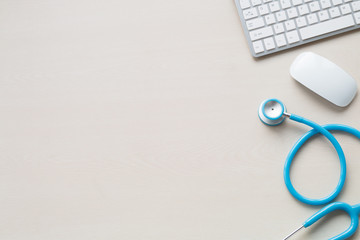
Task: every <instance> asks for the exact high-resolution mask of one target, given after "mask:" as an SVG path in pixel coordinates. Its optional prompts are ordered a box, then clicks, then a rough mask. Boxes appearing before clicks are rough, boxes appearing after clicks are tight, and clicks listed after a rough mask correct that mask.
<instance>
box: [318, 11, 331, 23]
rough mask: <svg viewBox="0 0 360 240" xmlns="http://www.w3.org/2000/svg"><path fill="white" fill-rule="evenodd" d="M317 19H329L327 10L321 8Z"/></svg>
mask: <svg viewBox="0 0 360 240" xmlns="http://www.w3.org/2000/svg"><path fill="white" fill-rule="evenodd" d="M319 19H320V21H321V22H322V21H325V20H328V19H329V13H328V11H327V10H323V11H321V12H319Z"/></svg>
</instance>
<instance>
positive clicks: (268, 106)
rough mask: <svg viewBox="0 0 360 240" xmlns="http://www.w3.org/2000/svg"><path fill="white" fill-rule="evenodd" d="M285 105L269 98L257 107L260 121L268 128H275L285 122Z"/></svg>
mask: <svg viewBox="0 0 360 240" xmlns="http://www.w3.org/2000/svg"><path fill="white" fill-rule="evenodd" d="M285 111H286V108H285V105H284V104H283V103H282V102H281V101H279V100H278V99H275V98H271V99H267V100H265V101H263V102H262V103H261V104H260V107H259V118H260V120H261V121H262V122H263V123H265V124H266V125H269V126H276V125H279V124H281V123H282V122H283V121H284V120H285V116H284V112H285Z"/></svg>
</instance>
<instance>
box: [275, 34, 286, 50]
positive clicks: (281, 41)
mask: <svg viewBox="0 0 360 240" xmlns="http://www.w3.org/2000/svg"><path fill="white" fill-rule="evenodd" d="M275 41H276V45H277V46H278V47H283V46H286V39H285V35H284V34H280V35H276V36H275Z"/></svg>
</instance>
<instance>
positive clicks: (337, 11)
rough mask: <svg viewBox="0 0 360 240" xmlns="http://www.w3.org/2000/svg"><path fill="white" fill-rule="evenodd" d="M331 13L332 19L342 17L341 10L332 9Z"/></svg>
mask: <svg viewBox="0 0 360 240" xmlns="http://www.w3.org/2000/svg"><path fill="white" fill-rule="evenodd" d="M329 12H330V16H331V17H332V18H335V17H338V16H340V10H339V8H338V7H333V8H330V10H329Z"/></svg>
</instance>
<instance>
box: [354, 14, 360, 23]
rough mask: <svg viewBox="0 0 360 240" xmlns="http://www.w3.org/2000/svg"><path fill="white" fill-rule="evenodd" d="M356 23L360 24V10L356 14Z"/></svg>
mask: <svg viewBox="0 0 360 240" xmlns="http://www.w3.org/2000/svg"><path fill="white" fill-rule="evenodd" d="M354 17H355V22H356V24H360V12H357V13H355V14H354Z"/></svg>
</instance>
